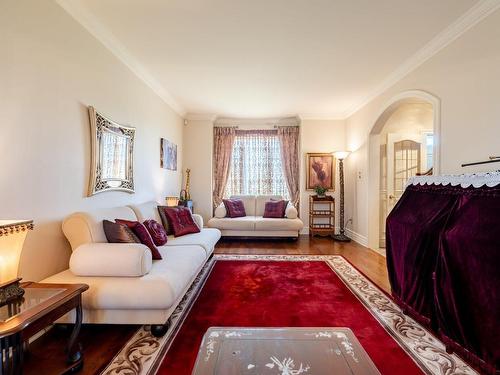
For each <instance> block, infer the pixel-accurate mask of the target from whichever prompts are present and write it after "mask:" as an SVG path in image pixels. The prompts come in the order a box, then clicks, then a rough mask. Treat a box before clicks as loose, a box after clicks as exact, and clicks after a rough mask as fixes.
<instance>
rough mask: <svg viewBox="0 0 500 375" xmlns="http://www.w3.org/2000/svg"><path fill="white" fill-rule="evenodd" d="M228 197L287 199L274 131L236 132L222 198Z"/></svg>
mask: <svg viewBox="0 0 500 375" xmlns="http://www.w3.org/2000/svg"><path fill="white" fill-rule="evenodd" d="M231 195H281V196H283V197H284V198H285V199H289V194H288V188H287V186H286V182H285V178H284V175H283V167H282V164H281V147H280V141H279V139H278V135H277V134H276V131H273V130H246V131H241V130H240V131H238V132H237V133H236V138H235V140H234V145H233V154H232V158H231V165H230V167H229V178H228V182H227V186H226V190H225V194H224V196H225V197H229V196H231Z"/></svg>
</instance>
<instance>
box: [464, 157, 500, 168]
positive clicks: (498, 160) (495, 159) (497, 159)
mask: <svg viewBox="0 0 500 375" xmlns="http://www.w3.org/2000/svg"><path fill="white" fill-rule="evenodd" d="M490 163H500V156H490V157H489V159H488V160H484V161H476V162H473V163H465V164H462V167H469V166H471V165H480V164H490Z"/></svg>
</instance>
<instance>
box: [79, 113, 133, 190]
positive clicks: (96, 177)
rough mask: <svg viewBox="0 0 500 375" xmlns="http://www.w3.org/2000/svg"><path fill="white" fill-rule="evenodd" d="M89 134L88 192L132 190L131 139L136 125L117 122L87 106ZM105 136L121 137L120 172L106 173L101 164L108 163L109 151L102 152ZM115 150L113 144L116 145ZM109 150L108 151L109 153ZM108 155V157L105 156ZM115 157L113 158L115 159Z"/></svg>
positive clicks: (110, 138) (109, 137)
mask: <svg viewBox="0 0 500 375" xmlns="http://www.w3.org/2000/svg"><path fill="white" fill-rule="evenodd" d="M89 117H90V134H91V137H90V139H91V141H90V143H91V160H90V181H89V192H88V196H92V195H95V194H97V193H102V192H104V191H116V190H119V191H126V192H128V193H134V192H135V191H134V139H135V128H133V127H130V126H125V125H121V124H118V123H116V122H114V121H112V120H110V119H108V118H106V117H104V116H103V115H101V114H100V113H98V112H97V111H96V110H95V108H94V107H92V106H89ZM105 136H107V137H106V138H107V139H108V140H111V141H113V138H114V139H115V146H116V144H117V143H119V142H117V141H116V140H119V139H122V140H123V139H124V142H121V147H122V150H123V151H122V153H123V155H122V156H123V160H120V161H121V164H122V165H121V166H117V167H118V168H119V169H120V174H121V175H120V176H105V175H104V172H103V166H105V165H107V163H108V164H109V163H110V160H108V159H111V158H112V151H111V152H109V150H108V152H104V147H105V140H104V138H105ZM115 150H116V147H115ZM110 154H111V155H110ZM106 158H107V159H106ZM116 160H117V159H116V158H115V159H114V160H113V162H116Z"/></svg>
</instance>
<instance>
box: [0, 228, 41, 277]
mask: <svg viewBox="0 0 500 375" xmlns="http://www.w3.org/2000/svg"><path fill="white" fill-rule="evenodd" d="M30 229H33V221H32V220H0V284H3V283H5V282H7V281H10V280H13V279H16V278H17V272H18V268H19V258H20V257H21V250H22V249H23V244H24V239H25V238H26V234H27V233H28V230H30Z"/></svg>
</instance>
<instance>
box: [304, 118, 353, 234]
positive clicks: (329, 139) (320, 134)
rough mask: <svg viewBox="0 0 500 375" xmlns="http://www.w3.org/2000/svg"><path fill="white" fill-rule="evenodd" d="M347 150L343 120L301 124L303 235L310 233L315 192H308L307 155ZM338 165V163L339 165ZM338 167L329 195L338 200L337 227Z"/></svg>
mask: <svg viewBox="0 0 500 375" xmlns="http://www.w3.org/2000/svg"><path fill="white" fill-rule="evenodd" d="M342 150H345V122H344V121H342V120H303V121H302V124H301V151H302V158H301V168H300V179H301V181H300V216H301V218H302V220H303V221H304V225H305V226H306V228H304V230H303V233H309V228H308V224H309V196H310V195H313V194H315V192H314V191H311V190H306V173H307V172H306V168H307V164H306V154H307V153H308V152H325V153H326V152H333V151H342ZM337 164H338V163H337ZM338 186H339V178H338V165H337V166H336V172H335V191H334V192H330V193H329V194H331V195H333V196H334V197H335V199H336V204H335V210H336V215H335V216H336V218H337V222H336V225H338V224H339V222H338V217H339V215H338V212H339V204H338V203H339V201H338V198H339V195H338V191H339V189H338Z"/></svg>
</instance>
